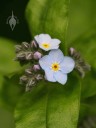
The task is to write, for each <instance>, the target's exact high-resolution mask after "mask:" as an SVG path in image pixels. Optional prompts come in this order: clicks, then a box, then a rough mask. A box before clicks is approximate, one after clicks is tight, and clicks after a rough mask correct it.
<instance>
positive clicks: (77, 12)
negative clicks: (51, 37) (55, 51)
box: [66, 0, 96, 44]
mask: <svg viewBox="0 0 96 128" xmlns="http://www.w3.org/2000/svg"><path fill="white" fill-rule="evenodd" d="M95 5H96V1H95V0H71V1H70V10H69V19H70V20H69V25H68V30H67V38H66V40H67V43H69V44H70V42H73V41H74V40H75V39H76V38H78V37H79V36H80V35H82V34H83V33H84V32H86V31H87V32H88V31H90V30H91V29H92V27H93V26H94V24H96V13H95V12H96V7H95ZM77 43H78V42H77Z"/></svg>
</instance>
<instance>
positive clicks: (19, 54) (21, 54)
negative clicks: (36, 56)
mask: <svg viewBox="0 0 96 128" xmlns="http://www.w3.org/2000/svg"><path fill="white" fill-rule="evenodd" d="M16 58H17V60H25V53H24V52H20V53H18V54H17V56H16Z"/></svg>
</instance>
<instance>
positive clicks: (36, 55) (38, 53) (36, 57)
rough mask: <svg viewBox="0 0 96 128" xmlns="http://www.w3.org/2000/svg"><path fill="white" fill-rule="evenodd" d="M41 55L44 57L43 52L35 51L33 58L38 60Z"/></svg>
mask: <svg viewBox="0 0 96 128" xmlns="http://www.w3.org/2000/svg"><path fill="white" fill-rule="evenodd" d="M41 57H42V54H41V53H40V52H35V53H34V55H33V58H34V59H35V60H38V59H40V58H41Z"/></svg>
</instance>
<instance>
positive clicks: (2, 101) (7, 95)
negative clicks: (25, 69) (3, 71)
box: [0, 74, 25, 112]
mask: <svg viewBox="0 0 96 128" xmlns="http://www.w3.org/2000/svg"><path fill="white" fill-rule="evenodd" d="M19 77H20V75H19V74H15V75H13V76H12V77H11V78H8V77H5V78H3V82H2V87H1V90H0V106H1V107H2V108H5V109H7V110H9V111H11V112H13V110H14V108H15V106H16V103H17V102H18V100H19V98H20V96H22V94H23V92H24V88H25V87H24V86H21V85H20V84H19Z"/></svg>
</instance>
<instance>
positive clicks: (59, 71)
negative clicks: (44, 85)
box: [39, 49, 75, 85]
mask: <svg viewBox="0 0 96 128" xmlns="http://www.w3.org/2000/svg"><path fill="white" fill-rule="evenodd" d="M39 64H40V66H41V68H42V69H43V70H44V71H45V77H46V79H47V80H48V81H51V82H56V81H57V82H59V83H61V84H63V85H64V84H65V83H66V82H67V74H68V73H70V72H71V71H72V70H73V69H74V67H75V62H74V60H73V59H72V58H71V57H68V56H64V55H63V53H62V51H61V50H59V49H57V50H52V51H50V52H49V55H45V56H44V57H42V58H41V59H40V60H39Z"/></svg>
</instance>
